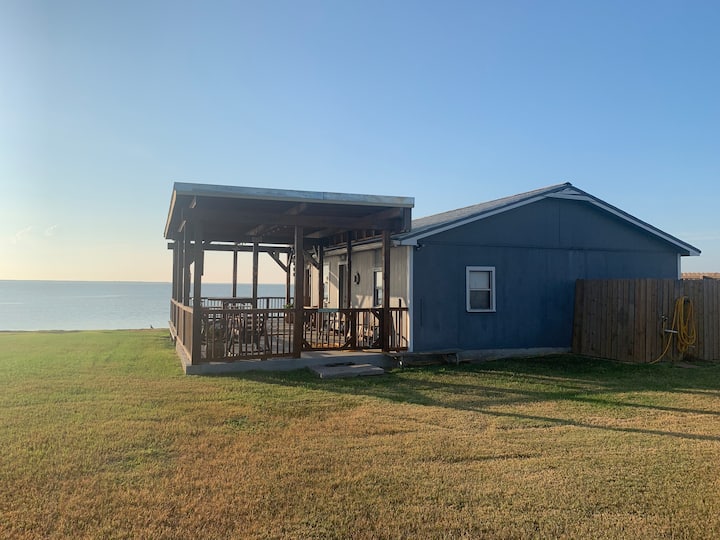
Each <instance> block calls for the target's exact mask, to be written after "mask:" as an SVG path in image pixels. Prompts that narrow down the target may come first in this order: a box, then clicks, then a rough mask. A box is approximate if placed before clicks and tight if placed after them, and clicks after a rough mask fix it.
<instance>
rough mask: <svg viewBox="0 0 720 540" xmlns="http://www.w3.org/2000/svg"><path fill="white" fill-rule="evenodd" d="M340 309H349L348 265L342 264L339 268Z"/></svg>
mask: <svg viewBox="0 0 720 540" xmlns="http://www.w3.org/2000/svg"><path fill="white" fill-rule="evenodd" d="M338 307H339V308H340V309H343V308H346V307H349V306H348V305H347V264H340V266H339V268H338Z"/></svg>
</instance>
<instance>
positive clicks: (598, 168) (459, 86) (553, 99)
mask: <svg viewBox="0 0 720 540" xmlns="http://www.w3.org/2000/svg"><path fill="white" fill-rule="evenodd" d="M718 28H720V3H718V2H717V1H714V2H699V1H693V2H681V1H675V2H664V1H648V2H643V1H633V2H626V1H602V2H596V1H570V2H564V1H544V2H537V1H532V2H516V1H500V0H498V1H494V2H483V1H470V2H453V1H442V2H441V1H437V2H421V1H408V2H404V1H372V0H370V1H368V0H363V1H356V2H350V1H327V2H316V1H289V2H280V1H253V2H241V1H234V2H182V1H179V2H178V1H173V2H153V1H142V2H136V1H122V2H110V1H100V0H92V1H74V0H64V1H62V2H57V1H47V2H36V1H32V0H18V1H14V0H2V1H0V187H1V188H2V189H1V191H0V193H1V194H2V201H3V205H2V211H1V212H0V279H98V280H116V279H126V280H152V281H167V280H169V279H170V265H171V262H170V257H169V254H168V253H167V250H166V249H165V245H166V243H165V241H164V240H163V237H162V233H163V226H164V223H165V219H166V216H167V210H168V207H169V202H170V194H171V190H172V183H173V181H189V182H204V183H217V184H231V185H247V186H265V187H277V188H292V189H307V190H320V191H346V192H355V193H377V194H384V195H406V196H413V197H415V201H416V207H415V211H414V215H415V217H421V216H424V215H427V214H431V213H435V212H439V211H443V210H448V209H452V208H456V207H459V206H465V205H468V204H473V203H477V202H482V201H485V200H488V199H493V198H497V197H501V196H505V195H511V194H514V193H518V192H522V191H527V190H530V189H534V188H538V187H542V186H546V185H550V184H555V183H558V182H565V181H570V182H572V183H573V184H575V185H576V186H578V187H580V188H581V189H584V190H586V191H589V192H590V193H592V194H594V195H596V196H598V197H600V198H601V199H604V200H606V201H608V202H610V203H612V204H614V205H616V206H619V207H620V208H622V209H623V210H626V211H628V212H630V213H631V214H633V215H635V216H637V217H639V218H641V219H643V220H645V221H648V222H650V223H652V224H653V225H655V226H657V227H659V228H661V229H663V230H665V231H667V232H669V233H671V234H673V235H675V236H678V237H679V238H681V239H682V240H685V241H687V242H689V243H691V244H693V245H695V246H697V247H698V248H700V249H701V250H702V251H703V254H702V255H701V256H700V257H693V258H685V259H684V260H683V269H684V270H686V271H700V270H703V271H715V272H720V221H719V220H718V203H719V202H720V197H719V195H720V183H719V180H720V31H718ZM222 271H223V272H225V271H226V269H223V270H222ZM227 272H229V269H227ZM207 277H208V280H209V281H228V279H229V275H228V274H220V273H214V271H213V272H211V273H210V275H209V276H207Z"/></svg>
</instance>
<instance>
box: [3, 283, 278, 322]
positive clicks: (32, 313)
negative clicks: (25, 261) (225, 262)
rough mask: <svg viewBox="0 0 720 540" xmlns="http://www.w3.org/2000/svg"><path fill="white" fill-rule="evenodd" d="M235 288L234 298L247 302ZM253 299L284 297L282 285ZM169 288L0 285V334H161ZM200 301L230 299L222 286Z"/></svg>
mask: <svg viewBox="0 0 720 540" xmlns="http://www.w3.org/2000/svg"><path fill="white" fill-rule="evenodd" d="M251 294H252V287H251V285H250V284H247V283H243V284H240V283H239V284H238V296H241V297H243V296H244V297H247V296H251ZM258 294H259V296H285V285H284V284H261V285H259V286H258ZM170 295H171V285H170V283H148V282H131V281H16V280H0V331H3V330H115V329H138V328H150V327H153V328H167V327H168V320H169V319H170ZM202 295H203V296H207V297H229V296H232V286H231V285H230V284H228V283H203V289H202Z"/></svg>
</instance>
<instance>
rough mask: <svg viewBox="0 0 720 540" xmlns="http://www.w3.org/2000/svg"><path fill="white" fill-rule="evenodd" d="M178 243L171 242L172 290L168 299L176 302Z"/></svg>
mask: <svg viewBox="0 0 720 540" xmlns="http://www.w3.org/2000/svg"><path fill="white" fill-rule="evenodd" d="M178 253H179V252H178V243H177V242H173V247H172V258H173V262H172V290H171V292H170V298H172V299H173V300H177V285H178V279H177V277H178V276H177V273H178V271H177V268H178Z"/></svg>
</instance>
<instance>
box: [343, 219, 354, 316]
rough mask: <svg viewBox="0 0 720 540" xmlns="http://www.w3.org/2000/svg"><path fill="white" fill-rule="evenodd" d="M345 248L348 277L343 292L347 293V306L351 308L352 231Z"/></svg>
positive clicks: (348, 235)
mask: <svg viewBox="0 0 720 540" xmlns="http://www.w3.org/2000/svg"><path fill="white" fill-rule="evenodd" d="M345 250H346V253H347V279H346V280H345V291H343V293H344V294H345V298H346V300H347V304H346V305H347V307H349V308H351V307H353V305H352V280H353V275H352V236H351V233H350V232H348V233H347V243H346V246H345Z"/></svg>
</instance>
